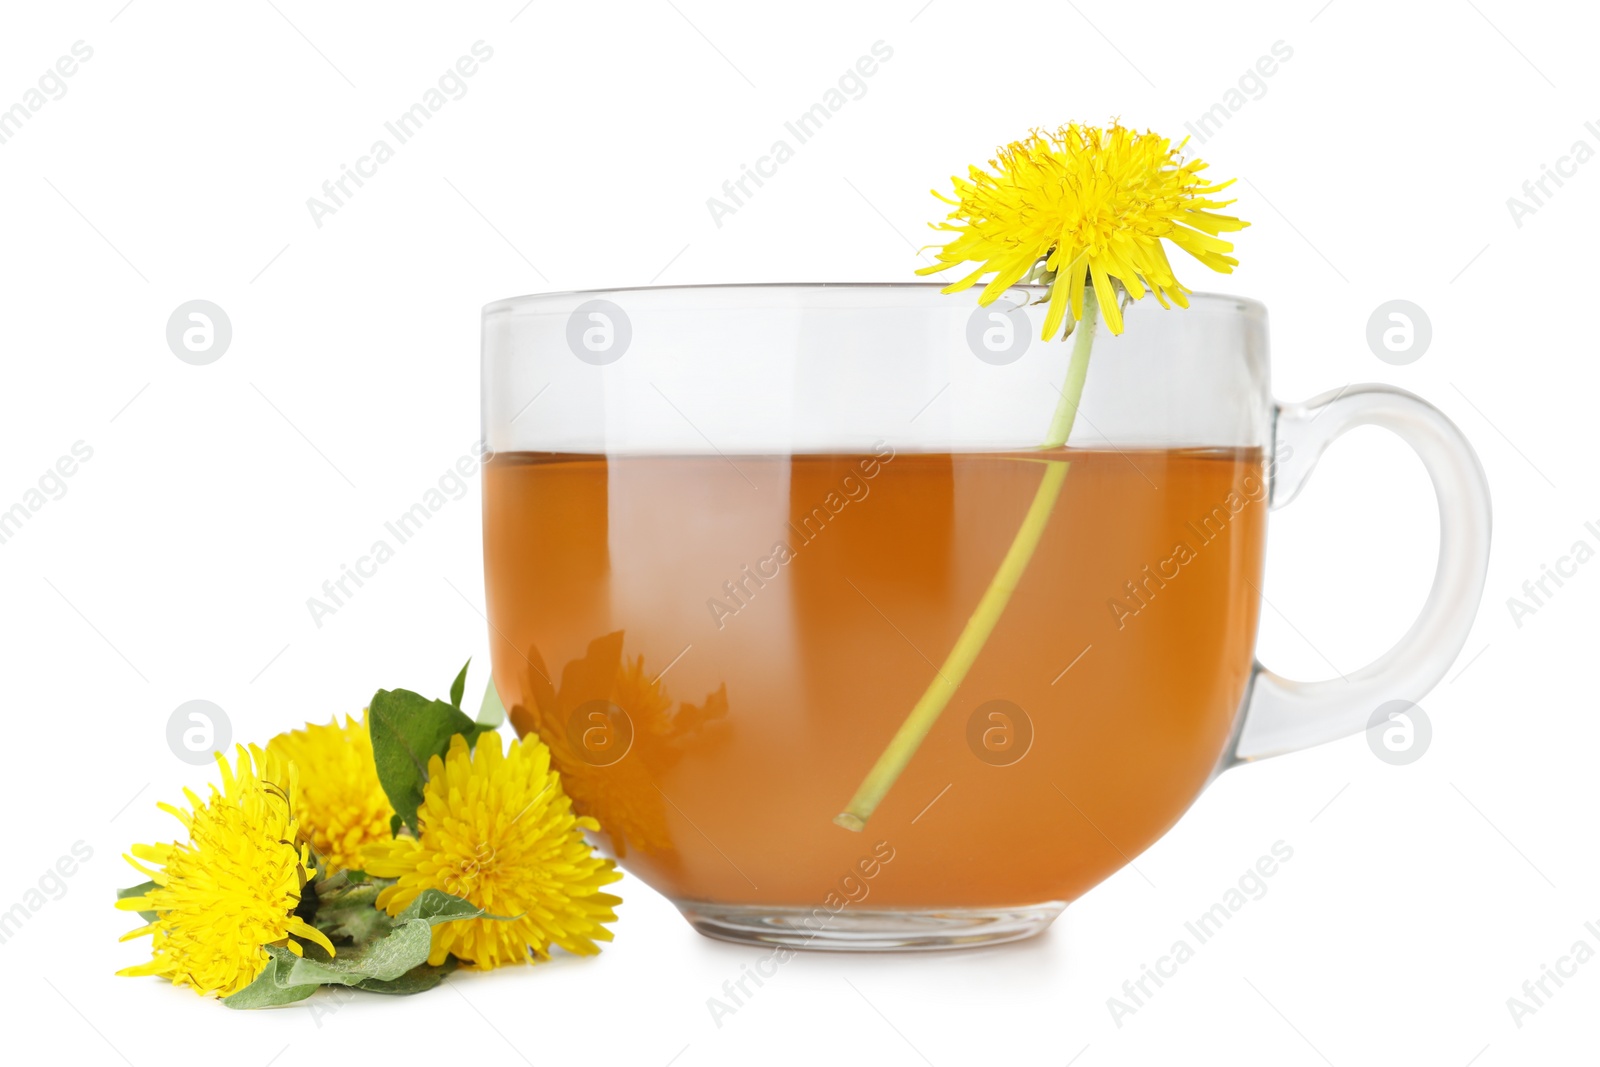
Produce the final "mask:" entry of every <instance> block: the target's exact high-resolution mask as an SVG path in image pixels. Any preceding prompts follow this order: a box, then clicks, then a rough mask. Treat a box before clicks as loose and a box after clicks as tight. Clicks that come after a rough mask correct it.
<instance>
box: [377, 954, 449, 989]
mask: <svg viewBox="0 0 1600 1067" xmlns="http://www.w3.org/2000/svg"><path fill="white" fill-rule="evenodd" d="M455 969H456V958H455V957H454V956H446V957H445V961H444V962H443V963H441V964H440V965H439V966H437V967H434V966H432V965H430V964H426V963H424V964H422V965H421V966H419V967H413V968H411V970H409V971H407V972H406V973H405V974H403V975H401V976H400V977H399V978H396V979H394V980H393V981H392V982H385V981H382V980H380V979H377V978H368V979H367V980H366V981H365V982H361V983H359V984H358V985H357V986H356V988H357V989H365V990H366V991H367V992H369V993H388V994H390V995H391V996H401V997H405V996H410V995H411V994H413V993H426V992H427V991H428V990H430V989H432V988H433V987H434V986H436V985H438V984H439V983H440V982H442V981H444V976H445V975H447V974H449V973H450V972H451V971H453V970H455Z"/></svg>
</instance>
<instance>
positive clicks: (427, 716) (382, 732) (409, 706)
mask: <svg viewBox="0 0 1600 1067" xmlns="http://www.w3.org/2000/svg"><path fill="white" fill-rule="evenodd" d="M462 684H463V685H464V684H465V681H464V680H463V682H462ZM367 723H368V729H369V730H370V732H371V734H372V755H373V759H374V761H375V762H376V764H377V767H378V781H379V782H381V783H382V784H383V791H384V793H385V794H387V795H388V797H389V803H390V804H391V805H392V806H393V807H394V810H395V814H396V815H398V816H399V817H400V819H401V821H402V822H404V823H405V824H406V825H407V826H409V827H411V829H412V832H413V833H419V832H420V830H419V828H418V826H417V808H418V807H419V806H420V805H421V804H422V789H423V786H424V785H425V784H426V783H427V780H428V760H429V759H430V758H431V757H433V756H440V757H443V756H444V754H445V752H447V751H448V750H449V748H450V738H452V737H454V736H455V735H456V734H464V735H466V736H467V740H468V741H469V742H472V741H475V740H477V730H476V728H475V724H474V723H473V721H472V720H471V719H469V718H467V715H466V713H465V712H463V711H462V710H461V709H460V708H455V707H451V706H450V705H449V704H446V703H445V702H444V701H442V700H428V699H427V698H425V697H422V696H419V695H418V694H416V693H413V692H411V691H410V690H407V689H395V690H388V689H380V690H378V692H377V693H376V694H374V695H373V697H372V703H371V704H370V705H369V711H368V714H367Z"/></svg>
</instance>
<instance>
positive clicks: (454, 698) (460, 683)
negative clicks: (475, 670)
mask: <svg viewBox="0 0 1600 1067" xmlns="http://www.w3.org/2000/svg"><path fill="white" fill-rule="evenodd" d="M470 666H472V657H470V656H469V657H467V662H465V663H463V664H462V665H461V673H460V674H458V675H456V680H455V681H453V682H451V683H450V706H451V707H452V708H459V707H460V706H461V697H462V695H463V694H464V693H466V691H467V668H468V667H470Z"/></svg>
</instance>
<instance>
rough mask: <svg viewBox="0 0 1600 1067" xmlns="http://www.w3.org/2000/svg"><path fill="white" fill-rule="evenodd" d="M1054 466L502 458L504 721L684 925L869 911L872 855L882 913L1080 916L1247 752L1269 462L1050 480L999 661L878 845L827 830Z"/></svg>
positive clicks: (492, 605)
mask: <svg viewBox="0 0 1600 1067" xmlns="http://www.w3.org/2000/svg"><path fill="white" fill-rule="evenodd" d="M1041 455H1044V454H1041V453H1027V454H996V453H979V454H954V455H949V454H901V455H892V456H891V455H890V454H889V452H888V450H887V449H884V452H883V455H882V456H795V457H792V458H789V457H745V456H739V457H732V458H731V459H724V458H721V457H718V456H711V457H637V458H634V457H618V458H612V459H609V460H608V459H605V458H601V457H594V456H574V455H549V454H527V453H507V454H500V455H496V456H493V457H492V458H491V459H490V461H489V462H488V463H487V464H486V465H485V468H484V471H485V494H484V495H485V512H484V542H485V557H486V569H487V576H488V604H489V618H490V621H491V624H492V634H491V636H492V641H493V656H494V670H495V680H496V683H497V685H498V687H499V691H500V694H501V696H502V698H503V699H504V701H505V704H506V706H507V707H508V708H509V709H510V712H511V719H512V722H513V723H514V724H515V726H516V728H517V729H518V731H520V732H523V733H526V732H528V731H530V730H537V731H538V732H539V734H540V736H541V737H543V738H544V739H545V740H546V742H547V743H548V744H549V745H550V747H551V750H552V754H553V757H554V760H555V763H556V765H557V767H558V768H559V769H560V770H561V772H562V776H563V779H564V781H565V782H566V784H567V788H568V791H569V792H570V793H572V795H573V797H574V800H575V802H576V803H577V805H578V806H579V808H580V810H583V811H585V812H587V813H588V814H591V815H594V816H595V817H596V818H598V819H599V820H600V822H601V823H602V824H603V825H604V826H605V828H606V829H607V831H608V832H609V834H610V838H611V842H612V845H613V847H614V848H615V850H616V851H617V853H618V854H619V855H620V856H622V857H623V859H624V862H625V864H626V865H627V866H628V868H629V869H630V870H631V871H632V872H633V873H635V874H637V875H638V876H639V877H641V878H643V879H644V880H645V881H646V882H648V883H650V884H651V885H652V886H654V887H656V888H657V889H659V890H660V891H661V892H663V893H665V894H666V895H667V896H668V897H671V898H673V899H676V900H698V901H718V902H729V903H771V904H785V905H796V906H807V907H811V906H816V905H818V904H820V903H822V902H823V901H824V899H825V898H826V897H827V896H828V894H829V893H830V892H834V893H843V894H844V895H848V896H851V897H852V898H853V899H857V900H858V901H859V900H860V897H857V896H856V894H855V891H853V888H852V887H854V886H858V885H860V883H859V882H858V881H857V880H855V879H854V878H853V875H854V874H855V873H856V870H857V866H856V865H857V863H858V861H860V860H862V859H863V858H864V857H870V856H871V855H872V853H873V851H874V845H875V844H876V843H877V842H880V841H887V842H888V843H889V847H891V848H892V849H893V860H892V862H891V863H888V864H886V865H884V866H882V867H881V869H880V868H876V867H874V873H875V875H876V877H874V878H873V880H872V882H871V884H870V893H871V903H870V904H864V905H863V906H867V907H879V906H890V907H894V906H898V907H920V908H935V907H957V906H999V905H1014V904H1032V903H1040V902H1043V901H1049V900H1063V901H1067V900H1072V899H1074V898H1076V897H1077V896H1079V895H1080V894H1082V893H1083V892H1084V891H1085V890H1087V889H1089V888H1090V887H1091V886H1093V885H1095V884H1096V883H1097V882H1099V881H1100V880H1101V879H1103V878H1105V877H1106V876H1107V875H1108V874H1110V873H1111V872H1113V871H1114V870H1116V869H1117V868H1119V867H1121V866H1123V865H1124V864H1125V863H1127V862H1128V860H1129V859H1130V858H1132V857H1134V856H1137V855H1138V854H1139V852H1141V851H1142V850H1144V849H1145V848H1146V847H1147V846H1149V845H1150V844H1151V842H1153V841H1155V840H1156V838H1158V837H1160V836H1161V834H1162V833H1164V832H1165V831H1166V830H1167V829H1168V828H1169V827H1170V826H1171V825H1172V824H1173V822H1174V821H1176V819H1177V818H1178V816H1179V815H1180V814H1182V812H1183V811H1184V809H1185V808H1187V807H1188V805H1189V803H1190V802H1191V801H1192V800H1193V799H1194V797H1195V796H1196V794H1197V793H1198V792H1199V791H1200V789H1201V788H1202V787H1203V785H1204V784H1205V782H1206V781H1207V779H1208V778H1209V776H1210V774H1211V772H1212V770H1213V768H1214V766H1215V765H1216V763H1217V760H1218V758H1219V756H1220V755H1221V753H1222V752H1223V749H1224V748H1225V747H1226V744H1227V741H1228V736H1229V732H1230V729H1231V727H1232V725H1233V722H1234V717H1235V714H1236V712H1237V710H1238V707H1239V703H1240V700H1241V698H1242V696H1243V693H1244V687H1245V684H1246V681H1247V679H1248V676H1249V670H1250V662H1251V650H1252V648H1253V645H1254V642H1255V629H1256V616H1257V604H1258V600H1259V597H1258V595H1257V593H1256V592H1255V590H1254V588H1253V584H1258V583H1259V581H1260V571H1261V560H1262V551H1263V533H1264V529H1265V522H1266V510H1267V503H1266V499H1265V496H1264V494H1263V490H1264V488H1265V483H1264V479H1263V475H1262V463H1261V459H1262V457H1261V456H1260V454H1259V453H1258V452H1255V451H1137V452H1130V453H1126V454H1125V453H1120V452H1094V451H1079V450H1072V451H1062V452H1056V453H1051V454H1050V455H1054V456H1057V457H1070V463H1071V465H1070V468H1069V470H1068V471H1067V474H1066V478H1065V481H1064V483H1063V487H1062V491H1061V495H1060V498H1059V500H1058V501H1057V503H1056V505H1055V508H1054V510H1053V512H1052V513H1051V518H1050V521H1049V524H1048V526H1047V527H1046V529H1045V531H1044V534H1043V536H1042V538H1041V539H1040V541H1039V544H1038V548H1037V550H1036V552H1035V554H1034V556H1033V559H1032V561H1031V563H1030V564H1029V566H1028V568H1027V570H1026V572H1025V573H1024V575H1023V577H1022V580H1021V582H1020V584H1019V585H1018V587H1017V589H1016V591H1015V593H1014V595H1013V596H1012V598H1011V601H1010V604H1009V606H1008V607H1007V608H1006V611H1005V613H1004V615H1003V616H1002V617H1001V619H1000V621H999V624H998V625H997V626H996V628H995V630H994V633H993V635H992V636H991V637H990V639H989V641H988V643H987V645H986V646H985V647H984V649H983V651H982V653H981V654H980V655H979V657H978V659H977V661H976V663H975V664H974V665H973V667H972V669H971V671H970V673H969V674H968V675H967V677H966V679H965V681H964V682H963V683H962V684H961V686H960V688H959V690H958V691H957V692H956V694H955V697H954V698H953V699H952V700H951V702H950V704H949V705H948V706H947V707H946V709H945V711H944V713H943V714H942V715H941V717H940V718H939V720H938V722H937V724H936V725H935V726H934V727H933V729H932V731H931V732H930V733H929V734H928V736H927V739H926V740H925V741H924V742H923V744H922V746H921V748H920V749H919V750H918V751H917V753H916V755H915V756H914V757H913V758H912V760H911V762H910V764H909V766H908V767H907V769H906V770H905V772H904V773H903V775H902V776H901V777H900V779H899V780H898V782H897V783H896V784H895V785H894V787H893V788H892V789H891V790H890V791H889V793H888V795H887V797H886V798H885V800H884V801H883V803H882V805H881V806H880V807H879V808H878V810H877V813H876V814H875V815H874V816H873V817H872V819H871V821H870V822H869V824H868V826H867V828H866V831H865V832H864V833H861V834H856V833H851V832H849V831H846V830H844V829H841V828H840V827H838V826H836V825H834V824H833V822H832V819H833V817H834V815H835V814H837V813H838V812H840V811H841V810H843V807H844V805H845V804H846V803H847V802H848V801H849V800H850V797H851V795H852V794H853V793H854V791H855V789H856V787H857V786H858V785H859V784H860V783H861V780H862V778H863V776H864V775H865V774H866V773H867V771H868V769H869V768H870V767H871V766H872V764H873V762H874V760H876V759H877V757H878V755H879V753H881V752H882V751H883V748H884V746H885V744H887V742H888V741H889V739H890V737H891V736H892V735H893V734H894V732H895V730H896V729H897V728H898V727H899V725H900V724H901V722H902V721H903V720H904V719H905V716H906V714H907V713H908V712H909V711H910V710H911V707H912V706H913V705H914V704H915V703H916V702H917V700H918V698H919V697H921V696H922V694H923V692H924V690H925V689H927V687H928V684H929V682H930V680H931V679H932V678H933V677H934V672H935V668H936V666H937V665H940V664H942V663H943V662H944V658H945V655H946V654H947V653H948V652H949V650H950V648H951V646H952V644H953V643H954V642H955V640H956V638H957V636H958V635H959V634H960V632H961V629H962V627H963V626H964V625H965V624H966V621H967V619H968V616H969V615H970V614H971V612H972V610H973V608H974V607H975V605H976V604H977V602H978V600H979V598H980V597H981V596H982V595H983V593H984V590H985V589H986V588H987V587H988V585H989V582H990V579H991V578H992V577H993V576H994V573H995V570H996V568H997V566H998V565H999V563H1000V560H1001V558H1002V557H1003V556H1004V555H1005V553H1006V550H1007V548H1008V547H1009V546H1010V544H1011V542H1012V539H1013V538H1014V537H1015V536H1016V533H1017V530H1018V528H1019V526H1020V525H1021V523H1022V520H1023V516H1024V514H1025V513H1026V512H1027V510H1028V507H1029V504H1030V503H1031V502H1032V501H1033V499H1034V495H1035V492H1036V490H1037V488H1038V485H1039V482H1040V479H1041V477H1042V474H1043V471H1044V469H1045V466H1044V464H1043V463H1042V462H1041V461H1040V457H1041ZM1180 545H1181V546H1183V548H1182V550H1179V546H1180ZM780 546H782V547H780ZM1147 567H1148V568H1149V569H1148V571H1147V570H1146V568H1147ZM725 583H731V584H725ZM1125 583H1133V586H1132V587H1133V588H1134V589H1135V590H1137V591H1138V594H1139V597H1140V599H1139V600H1136V599H1134V598H1133V597H1132V596H1131V595H1130V592H1129V586H1128V585H1127V584H1125ZM730 590H731V592H730ZM1141 600H1142V601H1143V604H1142V606H1141ZM717 604H720V605H721V607H720V608H719V607H717V606H716V605H717ZM1117 604H1120V605H1121V607H1120V609H1119V608H1117V607H1115V606H1114V605H1117ZM686 649H687V651H685V650H686ZM1085 649H1087V651H1085ZM1069 665H1070V669H1068V667H1069ZM663 672H665V673H663ZM669 694H670V697H669ZM991 701H1008V702H1010V704H1011V705H1014V706H1015V707H1016V708H1020V709H1022V714H1020V715H1019V714H1018V713H1017V712H1016V711H1015V710H1013V709H1011V708H1009V707H1007V706H1005V705H1000V706H995V705H989V706H988V707H984V705H988V704H989V702H991ZM617 708H620V709H621V711H622V712H623V713H625V715H623V714H619V713H618V712H617V711H616V710H615V709H617ZM980 709H981V710H980ZM996 712H997V713H998V714H999V715H1000V717H998V718H996V717H994V715H993V714H991V713H996ZM975 717H976V721H974V718H975ZM1029 724H1031V734H1032V737H1031V741H1029V740H1028V738H1027V734H1028V733H1029V732H1030V730H1029V729H1028V726H1029ZM630 734H631V737H630V736H629V735H630ZM619 754H620V758H617V757H618V756H619ZM1019 757H1020V758H1019ZM879 854H880V856H881V855H882V853H881V852H880V853H879ZM862 891H863V892H864V891H865V890H862Z"/></svg>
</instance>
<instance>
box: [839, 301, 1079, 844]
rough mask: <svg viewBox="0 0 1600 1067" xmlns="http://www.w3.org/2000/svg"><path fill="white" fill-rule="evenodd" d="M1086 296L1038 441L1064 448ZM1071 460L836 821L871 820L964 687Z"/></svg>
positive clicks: (1040, 493)
mask: <svg viewBox="0 0 1600 1067" xmlns="http://www.w3.org/2000/svg"><path fill="white" fill-rule="evenodd" d="M1087 295H1088V299H1087V300H1085V301H1084V306H1083V320H1082V321H1081V322H1079V323H1078V328H1077V331H1076V336H1074V337H1073V339H1072V359H1071V361H1070V362H1069V363H1068V365H1067V380H1066V383H1065V388H1063V389H1062V390H1061V401H1060V403H1058V404H1057V405H1056V411H1055V415H1054V416H1053V417H1052V418H1051V420H1050V429H1049V431H1048V432H1047V433H1046V435H1045V441H1044V444H1043V445H1041V446H1040V448H1041V449H1055V448H1060V447H1062V446H1063V445H1065V444H1066V443H1067V437H1068V436H1069V435H1070V434H1071V433H1072V424H1073V423H1074V422H1075V421H1076V420H1077V417H1078V402H1079V400H1081V399H1082V397H1083V383H1084V381H1085V379H1086V378H1087V377H1088V374H1089V350H1090V348H1091V347H1093V345H1094V332H1095V322H1096V313H1097V312H1098V310H1099V308H1098V305H1097V302H1096V301H1095V299H1094V295H1093V293H1089V294H1087ZM1070 466H1071V464H1070V463H1069V462H1067V461H1065V460H1058V459H1051V460H1046V461H1045V470H1044V477H1043V478H1041V479H1040V481H1039V488H1038V490H1037V491H1036V492H1035V493H1034V495H1033V503H1032V504H1030V505H1029V506H1028V514H1027V516H1026V517H1025V518H1024V519H1023V520H1022V527H1021V528H1020V529H1018V530H1017V535H1016V537H1014V538H1013V539H1012V541H1011V547H1010V548H1009V549H1007V550H1006V554H1005V558H1004V559H1002V560H1001V561H1000V569H999V570H997V571H995V575H994V577H993V578H992V579H990V581H989V588H988V589H986V590H985V591H984V594H983V597H982V599H980V600H979V601H978V606H977V608H976V609H975V610H974V611H973V613H972V616H971V617H970V618H968V619H967V625H966V626H965V627H963V628H962V631H961V636H960V637H958V638H956V643H955V646H954V647H953V648H951V649H950V654H949V655H948V656H946V657H945V661H944V665H943V666H942V667H940V668H939V670H938V672H937V674H936V675H935V677H934V679H933V681H932V682H930V683H929V685H928V688H927V691H926V692H924V693H923V694H922V699H921V700H918V701H917V703H916V706H915V707H913V708H912V709H911V714H909V715H907V716H906V721H905V722H903V723H901V724H900V729H898V730H896V731H895V735H894V737H893V738H891V739H890V741H889V745H888V747H887V748H885V749H884V750H883V754H882V755H881V756H879V757H878V761H877V762H876V763H874V764H873V765H872V770H870V771H868V772H867V776H866V778H865V779H863V780H862V782H861V785H860V787H859V788H858V789H857V790H856V793H855V796H853V797H851V798H850V803H849V805H848V806H847V807H846V808H845V809H844V811H842V812H840V813H839V814H838V815H835V816H834V817H833V821H834V822H835V823H837V824H838V825H840V826H842V827H844V828H845V829H846V830H854V831H856V832H857V833H859V832H860V831H862V830H863V829H865V828H866V825H867V820H868V819H870V818H871V817H872V813H873V812H874V811H876V810H877V808H878V805H879V804H880V803H882V801H883V798H884V797H885V796H886V795H887V794H888V792H889V790H890V789H892V788H894V783H895V782H896V780H898V779H899V777H900V775H901V773H902V772H903V771H904V770H905V769H906V765H907V764H909V763H910V762H911V757H912V756H914V755H916V752H917V749H918V748H919V747H920V746H921V745H922V741H923V739H924V738H925V737H927V736H928V731H929V730H931V729H933V724H934V723H935V722H937V721H938V720H939V715H940V714H941V713H942V712H943V711H944V709H945V706H946V705H948V704H949V703H950V699H951V698H952V697H953V696H955V694H956V690H957V689H959V688H961V683H962V681H964V680H965V679H966V677H967V672H968V671H969V670H971V669H972V665H973V663H975V662H976V661H977V659H978V656H979V654H980V653H982V652H983V646H984V645H985V644H987V643H988V641H989V635H990V634H992V633H994V628H995V626H996V625H997V624H998V623H999V622H1000V616H1001V615H1003V614H1004V613H1005V610H1006V605H1007V604H1009V603H1010V602H1011V594H1012V593H1014V592H1015V591H1016V588H1017V583H1019V582H1020V581H1021V580H1022V574H1023V572H1024V571H1026V570H1027V569H1028V562H1029V561H1030V560H1032V559H1033V553H1034V550H1035V549H1036V548H1038V547H1039V539H1040V538H1041V537H1042V536H1044V530H1045V527H1046V526H1048V525H1049V523H1050V516H1051V514H1052V513H1053V512H1054V511H1055V506H1056V501H1057V500H1058V499H1059V498H1060V496H1061V485H1062V483H1063V482H1064V481H1065V480H1066V477H1067V468H1068V467H1070Z"/></svg>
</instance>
